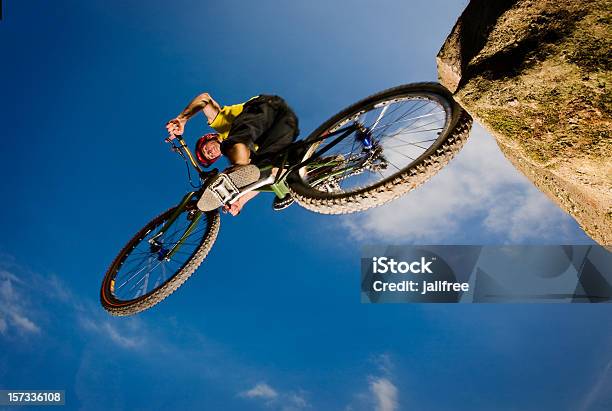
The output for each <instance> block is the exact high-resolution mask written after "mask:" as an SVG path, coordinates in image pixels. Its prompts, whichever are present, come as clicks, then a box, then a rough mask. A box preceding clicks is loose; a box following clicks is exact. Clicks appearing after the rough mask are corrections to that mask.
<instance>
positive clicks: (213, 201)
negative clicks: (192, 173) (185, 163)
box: [197, 164, 260, 211]
mask: <svg viewBox="0 0 612 411" xmlns="http://www.w3.org/2000/svg"><path fill="white" fill-rule="evenodd" d="M259 177H260V171H259V168H257V166H255V165H251V164H249V165H245V166H238V167H230V168H229V169H228V170H226V171H224V172H223V173H221V174H219V175H218V176H215V177H214V179H213V180H212V181H211V182H210V184H209V185H208V187H206V190H204V192H203V193H202V197H200V199H199V200H198V204H197V205H198V208H199V209H200V210H201V211H212V210H215V209H217V208H219V207H221V206H222V205H225V204H229V203H230V202H232V201H233V200H234V199H236V197H238V196H240V194H241V191H240V190H242V189H248V186H249V185H251V184H253V183H256V182H257V181H258V180H259Z"/></svg>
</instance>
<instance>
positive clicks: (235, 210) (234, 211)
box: [223, 199, 243, 217]
mask: <svg viewBox="0 0 612 411" xmlns="http://www.w3.org/2000/svg"><path fill="white" fill-rule="evenodd" d="M242 205H243V204H242V201H240V199H238V201H236V202H235V203H234V204H231V205H224V206H223V211H225V212H226V213H230V214H231V215H233V216H234V217H235V216H237V215H238V214H240V211H241V210H242Z"/></svg>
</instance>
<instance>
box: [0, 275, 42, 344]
mask: <svg viewBox="0 0 612 411" xmlns="http://www.w3.org/2000/svg"><path fill="white" fill-rule="evenodd" d="M24 289H25V284H24V282H23V281H22V280H21V279H19V278H18V277H17V276H15V275H14V274H13V273H10V272H8V271H6V270H0V333H2V334H3V335H5V334H8V333H9V332H10V330H11V329H14V330H15V331H16V332H18V333H20V334H37V333H40V327H39V326H38V324H36V323H35V322H34V321H33V320H32V319H31V317H32V316H33V315H34V314H33V311H34V310H33V309H32V308H31V305H30V304H29V300H28V298H27V296H26V293H24V292H23V291H24Z"/></svg>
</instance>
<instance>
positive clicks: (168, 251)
mask: <svg viewBox="0 0 612 411" xmlns="http://www.w3.org/2000/svg"><path fill="white" fill-rule="evenodd" d="M196 194H197V192H196V191H190V192H189V193H187V194H185V196H184V197H183V199H182V200H181V202H180V203H179V205H178V206H177V207H176V209H175V210H174V212H173V213H172V215H171V216H170V218H169V219H168V221H166V223H165V224H164V225H163V226H162V228H161V229H160V230H159V231H158V232H157V234H155V235H154V236H153V237H151V239H149V244H150V247H151V252H152V253H156V254H157V259H158V260H160V261H161V260H166V261H168V260H170V258H171V257H172V256H173V255H174V253H176V252H177V251H178V249H179V248H180V247H181V246H182V245H183V243H184V242H185V239H186V238H187V237H189V235H190V234H191V233H192V231H193V230H194V229H195V227H196V226H197V225H198V222H199V221H200V218H202V212H201V211H200V210H198V209H194V210H193V215H192V216H191V222H190V223H189V226H188V227H187V229H185V232H184V233H183V234H182V235H181V238H179V240H178V241H177V242H176V244H170V246H171V247H170V248H167V247H166V246H167V245H166V244H164V243H163V242H162V241H159V239H160V238H161V237H162V236H163V235H164V234H165V233H166V231H168V229H169V228H170V227H171V226H172V224H174V223H175V222H176V219H177V218H178V216H179V215H181V213H182V212H183V211H185V207H187V205H188V204H189V202H190V201H191V200H192V199H193V197H194V196H195V195H196Z"/></svg>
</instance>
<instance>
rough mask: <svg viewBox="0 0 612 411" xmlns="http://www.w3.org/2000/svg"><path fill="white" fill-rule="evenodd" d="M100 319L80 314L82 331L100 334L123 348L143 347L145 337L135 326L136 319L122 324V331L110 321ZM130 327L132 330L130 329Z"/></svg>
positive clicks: (87, 314)
mask: <svg viewBox="0 0 612 411" xmlns="http://www.w3.org/2000/svg"><path fill="white" fill-rule="evenodd" d="M99 317H100V316H95V315H94V314H92V313H85V312H82V313H80V314H79V324H80V325H81V328H82V329H84V330H86V331H90V332H94V333H97V334H100V335H102V336H103V337H104V338H108V339H109V340H110V341H112V342H114V343H115V344H117V345H118V346H120V347H122V348H136V347H140V346H142V345H143V343H144V341H145V336H144V335H142V333H141V332H139V330H138V328H139V327H138V326H134V323H135V322H136V321H137V320H136V319H126V321H124V322H122V330H121V331H120V330H118V329H117V326H115V325H113V324H111V323H110V320H105V319H102V318H99ZM130 326H131V329H129V328H130Z"/></svg>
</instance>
